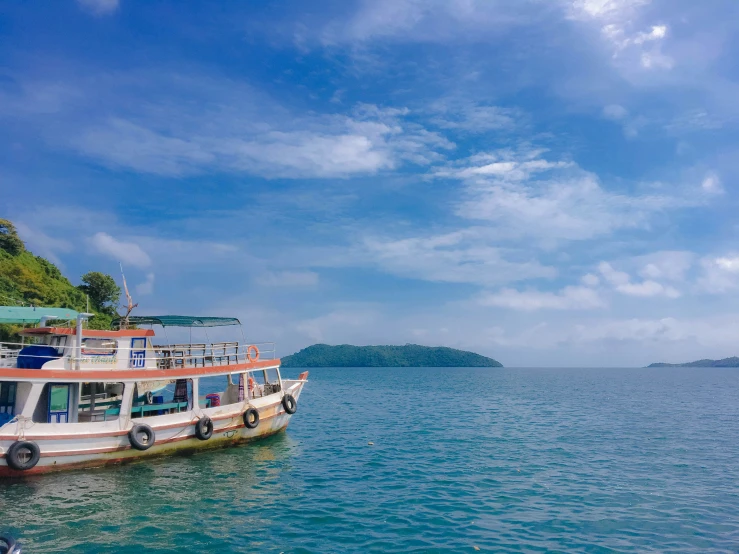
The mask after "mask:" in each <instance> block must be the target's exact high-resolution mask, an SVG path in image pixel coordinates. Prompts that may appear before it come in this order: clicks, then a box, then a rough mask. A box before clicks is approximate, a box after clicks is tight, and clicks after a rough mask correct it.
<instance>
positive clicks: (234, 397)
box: [198, 373, 261, 408]
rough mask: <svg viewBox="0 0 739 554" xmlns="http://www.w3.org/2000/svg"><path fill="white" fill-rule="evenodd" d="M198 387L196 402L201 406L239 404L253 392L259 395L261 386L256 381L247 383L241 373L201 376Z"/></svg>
mask: <svg viewBox="0 0 739 554" xmlns="http://www.w3.org/2000/svg"><path fill="white" fill-rule="evenodd" d="M247 375H251V374H247ZM199 389H200V398H199V399H198V402H199V404H200V407H201V408H214V407H216V406H227V405H229V404H241V403H243V402H244V400H245V399H247V398H253V397H254V396H253V395H255V394H256V396H261V387H260V386H259V385H258V384H257V382H256V381H252V382H251V383H249V382H248V380H247V378H246V376H245V374H243V373H233V374H231V375H215V376H212V377H203V378H202V379H200V384H199Z"/></svg>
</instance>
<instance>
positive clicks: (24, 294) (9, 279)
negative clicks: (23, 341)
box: [0, 219, 120, 341]
mask: <svg viewBox="0 0 739 554" xmlns="http://www.w3.org/2000/svg"><path fill="white" fill-rule="evenodd" d="M1 228H4V229H6V231H7V233H6V234H5V235H3V234H2V233H1V232H0V246H2V247H1V248H0V304H2V305H9V306H14V305H34V306H45V307H49V308H71V309H73V310H77V311H78V312H84V311H85V310H86V309H87V298H86V296H85V292H83V291H82V290H80V288H78V287H75V286H74V285H72V283H70V282H69V280H68V279H67V278H66V277H64V275H62V273H61V271H59V268H57V267H56V266H55V265H54V264H52V263H51V262H49V261H48V260H45V259H44V258H42V257H40V256H34V255H33V254H32V253H31V252H29V251H28V250H26V249H25V247H24V246H23V242H22V241H20V239H19V238H18V241H20V245H21V249H20V251H19V250H18V249H17V248H14V247H13V246H12V245H13V244H15V245H16V246H17V243H15V242H13V241H12V240H10V242H8V241H5V242H4V238H3V237H5V238H7V237H8V236H15V237H16V238H17V235H16V234H15V227H14V226H13V224H12V223H10V222H9V221H6V220H2V219H0V229H1ZM7 244H11V247H10V248H7V247H6V245H7ZM12 252H16V253H15V254H14V253H12ZM87 275H91V274H90V273H88V274H87ZM97 275H102V277H103V278H104V279H101V280H100V281H101V282H103V283H107V282H108V280H110V282H112V283H113V285H115V281H113V279H112V277H110V276H108V275H103V274H100V273H98V274H97ZM108 285H109V283H108ZM115 286H116V288H117V285H115ZM103 290H104V291H107V296H105V295H103V296H102V297H104V298H105V300H106V301H105V302H102V303H101V305H100V306H98V305H96V304H95V303H94V301H92V295H91V302H92V306H91V308H92V312H93V313H95V314H96V315H95V317H93V318H91V319H90V320H89V322H88V324H87V325H89V327H90V328H91V329H109V328H110V322H111V321H112V319H113V316H114V315H115V308H114V306H111V305H110V300H111V298H112V296H113V292H114V291H113V289H112V287H109V286H107V287H103ZM118 295H120V289H118ZM116 299H117V296H116ZM20 328H21V327H20V326H17V325H0V340H5V341H10V340H15V339H16V338H17V333H18V331H19V330H20Z"/></svg>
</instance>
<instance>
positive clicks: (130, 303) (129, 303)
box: [118, 262, 138, 329]
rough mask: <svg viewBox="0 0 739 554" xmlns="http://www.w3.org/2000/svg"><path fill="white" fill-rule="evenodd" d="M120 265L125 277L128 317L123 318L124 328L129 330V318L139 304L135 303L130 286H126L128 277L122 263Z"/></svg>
mask: <svg viewBox="0 0 739 554" xmlns="http://www.w3.org/2000/svg"><path fill="white" fill-rule="evenodd" d="M118 265H120V266H121V277H123V290H124V291H126V315H125V317H124V318H123V328H125V329H128V316H129V315H131V312H132V311H133V309H134V308H135V307H137V306H138V303H137V304H134V303H133V298H131V295H130V294H129V292H128V285H127V284H126V275H125V273H123V264H122V263H121V262H118Z"/></svg>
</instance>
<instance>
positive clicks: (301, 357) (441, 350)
mask: <svg viewBox="0 0 739 554" xmlns="http://www.w3.org/2000/svg"><path fill="white" fill-rule="evenodd" d="M282 367H286V368H290V367H503V364H501V363H500V362H498V361H497V360H493V359H492V358H487V357H485V356H481V355H480V354H475V353H474V352H466V351H464V350H455V349H454V348H446V347H444V346H419V345H417V344H406V345H405V346H352V345H350V344H342V345H339V346H330V345H328V344H314V345H313V346H309V347H307V348H303V349H302V350H301V351H300V352H296V353H295V354H292V355H290V356H285V357H284V358H282Z"/></svg>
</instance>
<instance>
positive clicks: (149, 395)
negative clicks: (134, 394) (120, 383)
mask: <svg viewBox="0 0 739 554" xmlns="http://www.w3.org/2000/svg"><path fill="white" fill-rule="evenodd" d="M144 404H146V405H147V406H151V405H152V404H154V395H153V394H152V392H151V391H150V390H148V391H146V394H144Z"/></svg>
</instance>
